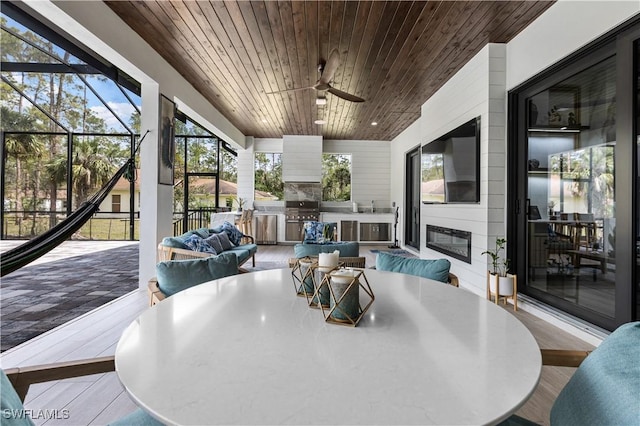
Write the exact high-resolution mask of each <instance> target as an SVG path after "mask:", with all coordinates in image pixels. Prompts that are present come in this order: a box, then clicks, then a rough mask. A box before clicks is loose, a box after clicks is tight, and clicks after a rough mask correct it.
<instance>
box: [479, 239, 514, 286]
mask: <svg viewBox="0 0 640 426" xmlns="http://www.w3.org/2000/svg"><path fill="white" fill-rule="evenodd" d="M506 243H507V240H506V238H496V248H495V249H494V250H487V251H484V252H482V254H483V255H484V254H486V255H487V256H489V258H490V259H491V269H492V270H491V271H489V274H490V277H489V291H490V294H496V285H497V287H498V293H497V295H498V296H497V297H502V296H513V293H514V291H515V286H514V275H511V274H509V273H508V272H509V263H510V260H509V259H507V258H506V257H502V256H501V253H502V252H503V251H504V245H505V244H506Z"/></svg>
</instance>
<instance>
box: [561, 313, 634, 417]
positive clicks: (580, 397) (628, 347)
mask: <svg viewBox="0 0 640 426" xmlns="http://www.w3.org/2000/svg"><path fill="white" fill-rule="evenodd" d="M551 424H552V425H568V426H571V425H638V424H640V322H633V323H628V324H624V325H621V326H620V327H618V329H617V330H615V331H614V332H613V333H611V335H609V336H608V337H607V338H606V339H604V341H603V342H602V343H601V344H600V346H598V347H597V348H596V349H595V350H594V351H593V352H592V353H591V354H590V355H589V356H588V357H587V358H586V359H585V360H584V361H583V362H582V364H580V367H579V368H578V369H577V370H576V372H575V373H574V374H573V376H572V377H571V380H569V382H568V383H567V385H566V386H565V387H564V389H562V391H561V392H560V394H559V395H558V398H556V401H555V402H554V404H553V407H552V408H551Z"/></svg>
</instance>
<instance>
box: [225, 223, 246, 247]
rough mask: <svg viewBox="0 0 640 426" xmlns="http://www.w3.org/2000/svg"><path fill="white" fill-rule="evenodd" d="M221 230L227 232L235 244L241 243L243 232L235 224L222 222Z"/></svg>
mask: <svg viewBox="0 0 640 426" xmlns="http://www.w3.org/2000/svg"><path fill="white" fill-rule="evenodd" d="M221 230H222V231H224V232H226V233H227V236H228V237H229V241H231V242H232V243H233V244H234V245H236V246H237V245H240V240H241V239H242V235H243V234H242V232H240V230H239V229H238V228H236V226H235V225H233V224H231V223H229V222H225V223H223V224H222V227H221Z"/></svg>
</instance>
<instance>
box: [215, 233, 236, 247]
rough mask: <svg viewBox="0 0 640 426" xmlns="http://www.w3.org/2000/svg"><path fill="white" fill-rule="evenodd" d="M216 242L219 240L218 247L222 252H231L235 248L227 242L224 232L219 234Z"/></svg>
mask: <svg viewBox="0 0 640 426" xmlns="http://www.w3.org/2000/svg"><path fill="white" fill-rule="evenodd" d="M218 240H220V245H221V246H222V250H231V249H232V248H234V247H235V246H236V245H235V244H233V243H232V242H231V241H230V240H229V237H228V235H227V233H226V232H221V233H219V234H218Z"/></svg>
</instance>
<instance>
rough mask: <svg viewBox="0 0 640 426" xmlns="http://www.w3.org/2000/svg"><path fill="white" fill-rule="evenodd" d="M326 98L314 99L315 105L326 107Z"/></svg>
mask: <svg viewBox="0 0 640 426" xmlns="http://www.w3.org/2000/svg"><path fill="white" fill-rule="evenodd" d="M326 104H327V98H316V105H326Z"/></svg>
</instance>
